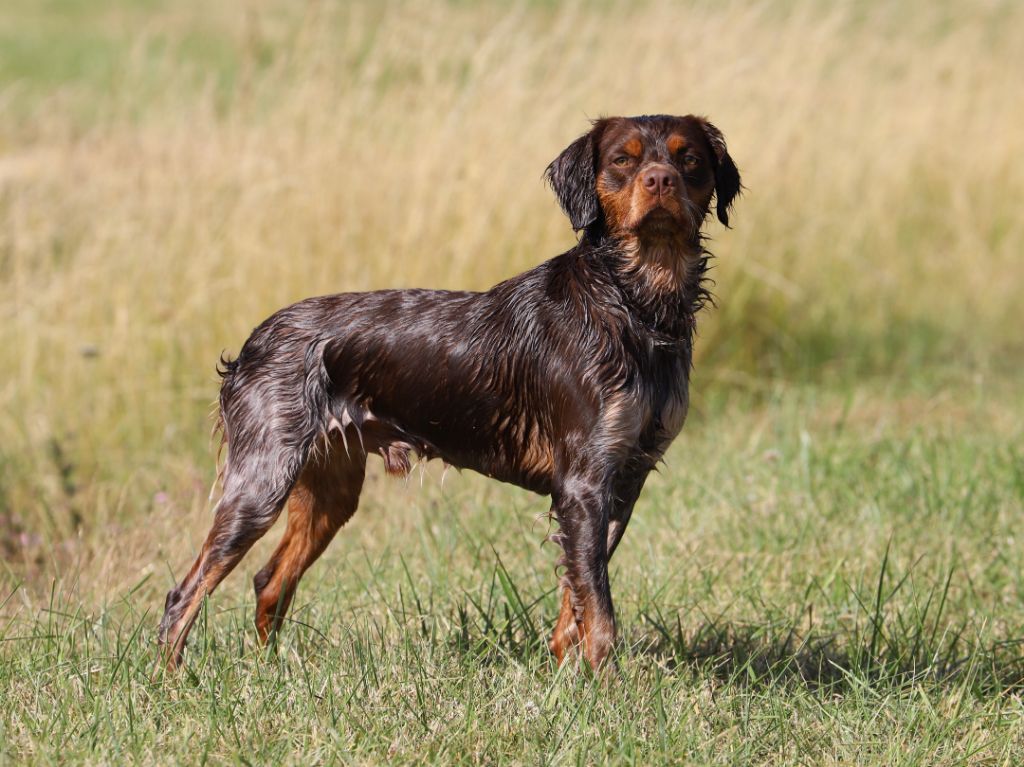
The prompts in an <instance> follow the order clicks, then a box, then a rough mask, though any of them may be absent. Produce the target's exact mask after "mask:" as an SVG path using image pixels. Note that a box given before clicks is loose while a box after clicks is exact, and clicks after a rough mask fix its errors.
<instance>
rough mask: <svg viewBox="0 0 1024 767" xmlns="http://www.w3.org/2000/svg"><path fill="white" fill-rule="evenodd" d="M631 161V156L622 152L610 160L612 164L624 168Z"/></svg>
mask: <svg viewBox="0 0 1024 767" xmlns="http://www.w3.org/2000/svg"><path fill="white" fill-rule="evenodd" d="M631 162H633V158H632V157H630V156H629V155H628V154H623V155H619V156H618V157H616V158H615V159H614V160H612V165H618V166H619V167H620V168H625V167H626V166H627V165H629V164H630V163H631Z"/></svg>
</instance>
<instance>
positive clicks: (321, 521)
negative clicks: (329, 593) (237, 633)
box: [253, 438, 366, 643]
mask: <svg viewBox="0 0 1024 767" xmlns="http://www.w3.org/2000/svg"><path fill="white" fill-rule="evenodd" d="M351 442H352V441H351V440H349V443H350V444H349V447H350V448H351V447H352V445H351ZM365 472H366V455H365V453H363V451H362V450H361V449H360V448H359V447H358V444H357V445H356V446H355V449H351V450H346V449H345V446H344V445H343V444H342V441H341V439H340V438H336V439H335V442H334V444H330V445H329V446H328V449H327V450H326V451H325V452H324V453H322V454H320V455H317V456H316V457H315V458H311V459H310V461H309V462H308V463H307V464H306V467H305V469H303V472H302V474H301V475H300V477H299V481H298V483H297V484H296V485H295V488H294V489H293V490H292V493H291V495H290V496H289V498H288V527H287V529H286V530H285V533H284V536H283V537H282V538H281V543H280V544H279V545H278V547H277V550H276V551H274V554H273V556H271V557H270V561H269V562H267V564H266V566H265V567H264V568H263V569H262V570H260V571H259V573H257V574H256V577H255V578H254V579H253V586H254V587H255V589H256V631H257V633H258V634H259V638H260V641H262V642H264V643H266V642H267V641H268V640H269V639H270V638H271V636H273V635H275V634H276V633H277V631H278V630H280V628H281V623H282V622H283V621H284V616H285V614H286V613H287V611H288V606H289V605H290V604H291V601H292V597H293V596H294V595H295V589H296V586H298V583H299V579H300V578H301V577H302V575H303V573H305V572H306V570H307V569H308V568H309V567H310V565H312V564H313V562H315V561H316V560H317V558H318V557H319V556H320V555H321V554H322V553H323V552H324V550H325V549H326V548H327V545H328V544H329V543H330V542H331V540H332V539H333V538H334V535H335V533H337V532H338V530H340V529H341V527H342V525H344V524H345V523H346V522H347V521H348V520H349V519H350V518H351V517H352V515H353V514H354V513H355V511H356V506H357V505H358V503H359V493H360V491H361V490H362V486H363V476H364V474H365Z"/></svg>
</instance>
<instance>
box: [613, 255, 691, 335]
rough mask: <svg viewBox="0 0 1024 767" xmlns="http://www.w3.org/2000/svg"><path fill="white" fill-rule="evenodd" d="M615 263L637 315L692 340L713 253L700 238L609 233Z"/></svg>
mask: <svg viewBox="0 0 1024 767" xmlns="http://www.w3.org/2000/svg"><path fill="white" fill-rule="evenodd" d="M606 242H607V243H608V246H610V247H609V250H610V253H609V255H610V259H609V261H610V265H611V267H612V272H613V274H614V276H615V280H616V282H617V283H618V284H619V286H620V287H621V288H622V290H623V293H624V294H625V296H626V298H627V301H628V302H629V304H630V306H631V307H632V309H633V310H634V312H635V313H636V315H637V318H638V319H639V320H640V321H641V322H642V323H643V324H644V325H645V326H646V327H648V328H649V329H650V330H651V331H653V332H655V333H657V334H659V335H666V336H669V337H671V338H676V339H679V340H684V339H685V340H687V341H688V340H690V339H691V338H692V336H693V332H694V329H695V327H696V325H695V322H696V314H697V312H698V311H699V310H700V309H701V308H702V307H703V306H704V304H705V302H706V301H707V300H708V299H709V294H708V291H707V289H706V287H705V286H704V274H705V272H706V271H707V263H708V253H707V251H705V250H704V248H703V247H702V246H701V244H700V241H699V240H691V239H687V238H684V237H682V236H679V237H659V238H650V239H645V238H641V237H636V236H632V237H624V238H609V240H607V241H606Z"/></svg>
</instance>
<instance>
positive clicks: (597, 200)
mask: <svg viewBox="0 0 1024 767" xmlns="http://www.w3.org/2000/svg"><path fill="white" fill-rule="evenodd" d="M547 178H548V180H549V182H550V183H551V186H552V188H553V189H554V190H555V194H556V195H557V196H558V200H559V202H560V203H561V205H562V209H563V210H564V211H565V212H566V214H567V215H568V216H569V219H570V220H571V221H572V225H573V228H574V229H576V230H577V231H578V230H581V229H586V230H588V231H593V230H595V229H596V230H597V232H595V233H608V234H611V235H613V236H626V237H636V238H639V239H641V240H643V241H649V240H652V239H661V238H673V237H678V236H683V237H685V238H687V239H693V238H695V237H696V236H697V234H698V232H699V230H700V227H701V224H702V223H703V222H704V218H705V216H706V215H707V212H708V208H709V207H710V205H711V200H712V198H713V197H716V198H717V200H716V203H717V205H716V207H717V212H718V218H719V220H721V222H722V223H723V224H726V225H728V223H729V208H730V206H731V205H732V202H733V199H734V198H735V197H736V195H737V194H738V193H739V191H740V175H739V171H738V170H737V169H736V165H735V163H733V161H732V158H731V157H730V156H729V153H728V151H727V150H726V146H725V139H724V137H723V136H722V134H721V132H720V131H719V130H718V129H717V128H716V127H715V126H714V125H712V124H711V123H709V122H708V121H707V120H705V119H703V118H701V117H694V116H693V115H688V116H686V117H670V116H667V115H656V116H645V117H611V118H605V119H601V120H598V121H596V122H595V123H594V127H593V128H592V130H591V131H590V132H589V133H587V134H585V135H584V136H581V137H580V138H578V139H577V140H576V141H574V142H573V143H572V144H570V145H569V146H568V147H567V148H566V149H565V151H564V152H562V154H560V155H559V156H558V157H557V158H556V159H555V161H554V162H552V163H551V165H549V166H548V169H547Z"/></svg>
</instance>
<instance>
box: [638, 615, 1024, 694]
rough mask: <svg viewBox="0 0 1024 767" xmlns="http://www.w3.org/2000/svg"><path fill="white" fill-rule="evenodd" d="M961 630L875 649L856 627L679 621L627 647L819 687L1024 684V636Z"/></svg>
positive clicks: (735, 674) (712, 670) (993, 688)
mask: <svg viewBox="0 0 1024 767" xmlns="http://www.w3.org/2000/svg"><path fill="white" fill-rule="evenodd" d="M649 622H652V623H653V621H649ZM966 633H967V627H966V626H961V627H959V628H958V629H950V630H949V631H948V632H947V634H946V636H945V637H944V640H943V641H941V642H934V643H933V642H927V641H923V640H922V641H919V640H918V638H915V637H912V636H900V637H894V636H890V637H887V638H886V640H885V642H884V644H885V646H884V647H881V648H880V647H878V646H876V643H875V641H874V639H873V638H872V636H870V635H867V636H865V635H864V634H862V633H860V632H858V631H856V630H853V631H850V632H834V633H808V634H801V633H799V632H798V630H797V629H796V628H795V627H789V628H787V627H785V626H777V625H769V626H765V625H740V624H733V623H716V622H704V623H702V624H700V625H698V626H696V627H694V626H690V627H685V628H684V627H683V626H682V625H681V623H677V624H676V626H675V627H673V629H672V630H667V629H666V627H665V626H662V625H657V626H656V628H655V630H654V631H653V632H647V633H646V634H645V635H644V636H643V637H642V638H639V639H638V640H637V641H634V642H632V643H631V648H632V649H631V652H633V653H635V654H640V655H643V656H646V657H649V658H651V659H653V660H655V661H656V662H657V663H659V665H662V666H663V667H666V668H668V669H671V670H673V671H678V670H680V669H682V668H686V667H688V668H691V669H693V670H694V671H696V672H698V673H701V674H710V675H712V676H714V677H715V678H717V679H720V680H722V681H727V682H730V683H739V684H752V685H764V684H779V683H783V684H786V683H794V684H800V685H803V686H805V687H807V688H808V689H811V690H814V691H820V692H825V693H841V692H844V691H848V690H852V689H855V688H858V687H860V688H863V687H871V688H882V687H888V688H901V687H907V686H910V685H915V684H930V685H940V686H946V687H966V688H968V689H970V690H972V691H973V692H975V693H976V694H979V695H997V694H1004V693H1014V692H1021V691H1022V690H1024V655H1022V654H1021V650H1022V648H1024V638H1020V639H1007V640H994V641H991V642H989V643H988V644H982V643H980V642H978V641H974V640H970V639H967V638H966V637H965V634H966Z"/></svg>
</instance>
